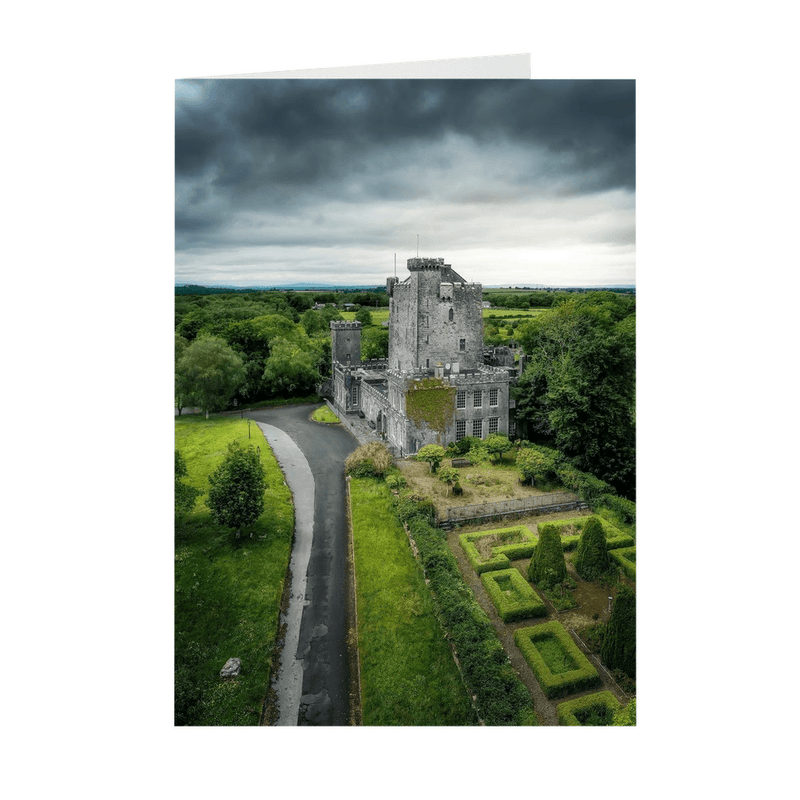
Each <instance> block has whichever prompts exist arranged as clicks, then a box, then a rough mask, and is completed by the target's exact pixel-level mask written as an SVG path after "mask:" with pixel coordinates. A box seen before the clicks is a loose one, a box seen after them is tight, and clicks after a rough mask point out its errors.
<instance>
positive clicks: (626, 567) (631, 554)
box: [608, 547, 636, 581]
mask: <svg viewBox="0 0 800 800" xmlns="http://www.w3.org/2000/svg"><path fill="white" fill-rule="evenodd" d="M608 555H609V558H611V560H612V561H614V562H615V563H616V564H617V565H618V566H619V568H620V569H621V570H622V572H623V574H624V575H627V576H628V577H629V578H630V579H631V580H632V581H635V580H636V548H635V547H621V548H620V549H619V550H609V551H608Z"/></svg>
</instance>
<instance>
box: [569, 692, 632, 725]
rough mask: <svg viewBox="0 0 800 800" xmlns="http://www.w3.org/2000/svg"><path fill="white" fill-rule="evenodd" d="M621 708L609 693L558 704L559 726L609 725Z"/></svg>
mask: <svg viewBox="0 0 800 800" xmlns="http://www.w3.org/2000/svg"><path fill="white" fill-rule="evenodd" d="M621 707H622V706H621V705H620V703H619V700H617V698H616V697H614V695H613V694H611V692H609V691H604V692H595V693H594V694H587V695H584V696H583V697H577V698H575V699H574V700H567V701H566V702H564V703H559V704H558V708H557V709H556V710H557V713H558V724H559V725H587V724H588V725H611V724H612V723H613V720H614V713H615V712H616V711H618V710H619V709H620V708H621Z"/></svg>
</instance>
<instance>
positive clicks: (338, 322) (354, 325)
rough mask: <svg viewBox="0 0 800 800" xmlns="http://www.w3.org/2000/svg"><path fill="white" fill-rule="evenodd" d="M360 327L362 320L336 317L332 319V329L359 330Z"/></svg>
mask: <svg viewBox="0 0 800 800" xmlns="http://www.w3.org/2000/svg"><path fill="white" fill-rule="evenodd" d="M360 327H361V323H360V322H355V321H353V322H351V321H349V320H346V319H335V320H332V321H331V330H332V331H345V330H358V329H359V328H360Z"/></svg>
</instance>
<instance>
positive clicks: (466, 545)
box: [458, 525, 536, 575]
mask: <svg viewBox="0 0 800 800" xmlns="http://www.w3.org/2000/svg"><path fill="white" fill-rule="evenodd" d="M487 536H498V537H500V543H499V544H496V545H494V546H493V547H492V556H491V558H488V559H485V560H484V559H483V558H482V556H481V554H480V553H479V552H478V548H477V546H476V544H475V542H476V541H477V540H478V539H482V538H485V537H487ZM515 536H516V537H519V536H521V537H522V538H523V540H524V541H522V542H509V543H507V544H505V543H503V538H505V539H511V538H512V537H515ZM458 538H459V541H460V543H461V547H462V549H463V550H464V554H465V555H466V556H467V560H468V561H469V563H470V565H471V566H472V568H473V569H474V570H475V572H477V573H478V574H479V575H480V574H482V573H484V572H490V571H491V570H495V569H506V568H508V567H510V566H511V561H513V560H515V559H519V558H528V557H530V556H531V555H532V553H533V551H534V549H535V548H536V538H535V537H534V535H533V534H532V533H531V531H530V530H528V528H526V527H525V526H524V525H517V526H515V527H513V528H496V529H494V530H491V531H473V532H472V533H462V534H461V535H460V536H459V537H458Z"/></svg>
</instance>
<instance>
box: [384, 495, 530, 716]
mask: <svg viewBox="0 0 800 800" xmlns="http://www.w3.org/2000/svg"><path fill="white" fill-rule="evenodd" d="M395 509H396V511H397V513H398V516H400V515H401V514H402V516H401V519H403V520H404V521H405V522H407V524H408V527H409V530H410V532H411V535H412V536H413V537H414V541H415V542H416V544H417V548H418V550H419V555H420V561H421V563H422V564H423V566H424V569H425V574H426V577H427V578H428V580H429V581H430V588H431V593H432V596H433V598H434V603H435V605H436V607H437V611H438V613H439V616H440V619H441V622H442V626H443V627H444V629H445V631H446V632H447V633H448V634H449V637H450V640H451V642H452V644H453V647H454V649H455V651H456V653H457V654H458V659H459V664H460V666H461V674H462V675H463V677H464V682H465V684H466V685H467V688H468V689H469V691H470V693H471V694H472V695H473V696H474V697H475V703H476V706H477V708H478V713H479V715H480V717H481V719H482V720H483V721H484V722H485V723H486V724H487V725H535V724H536V716H535V714H534V712H533V708H532V705H531V697H530V694H529V693H528V690H527V689H526V688H525V686H524V685H523V684H522V682H521V681H520V679H519V677H518V676H517V675H516V673H515V672H514V670H513V668H512V667H511V663H510V662H509V660H508V656H507V655H506V653H505V651H504V650H503V646H502V645H501V644H500V642H499V640H498V639H497V634H496V633H495V630H494V627H493V626H492V624H491V622H490V621H489V618H488V617H487V616H486V614H485V612H484V611H483V609H482V608H481V607H480V605H478V602H477V600H476V599H475V596H474V595H473V593H472V590H471V589H470V588H469V587H468V586H467V585H466V584H465V583H464V579H463V577H462V576H461V571H460V570H459V568H458V564H457V562H456V560H455V557H454V556H453V554H452V553H451V552H450V549H449V548H448V547H447V542H446V539H445V536H444V534H443V533H442V531H441V530H439V529H438V528H434V527H433V526H432V525H431V518H430V516H429V513H428V508H427V507H426V506H425V504H421V503H419V504H416V508H415V507H414V503H413V501H412V500H411V498H408V497H406V498H402V499H401V498H397V501H396V502H395Z"/></svg>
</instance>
